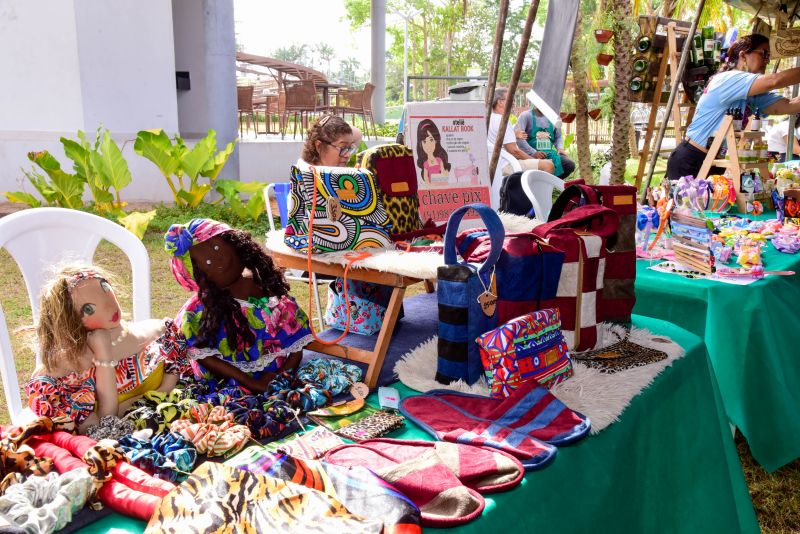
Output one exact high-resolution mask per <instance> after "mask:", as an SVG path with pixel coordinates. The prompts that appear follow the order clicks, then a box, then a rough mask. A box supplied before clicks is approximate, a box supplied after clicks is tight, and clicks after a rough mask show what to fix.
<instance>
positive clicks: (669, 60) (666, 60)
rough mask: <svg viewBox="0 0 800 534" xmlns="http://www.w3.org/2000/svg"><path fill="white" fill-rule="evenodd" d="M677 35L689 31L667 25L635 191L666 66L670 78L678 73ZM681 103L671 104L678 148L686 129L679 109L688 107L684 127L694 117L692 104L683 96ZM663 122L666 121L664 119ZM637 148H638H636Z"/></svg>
mask: <svg viewBox="0 0 800 534" xmlns="http://www.w3.org/2000/svg"><path fill="white" fill-rule="evenodd" d="M677 34H681V35H682V36H683V35H685V37H686V38H687V39H688V38H689V30H688V29H687V28H682V27H680V26H676V24H675V23H674V22H670V23H669V24H668V25H667V42H666V45H665V46H664V51H663V53H662V55H661V63H660V64H659V67H658V76H657V77H656V82H655V87H654V89H653V100H652V102H651V104H650V105H651V107H650V117H649V119H648V121H647V129H646V130H645V135H644V143H643V145H642V152H641V154H639V168H638V169H637V170H636V189H639V186H640V185H641V184H642V175H643V174H644V167H645V165H646V163H647V159H648V155H649V154H650V150H651V147H650V143H651V142H652V141H653V130H654V129H655V126H656V119H657V117H658V108H659V107H661V106H662V105H664V104H663V103H662V102H661V98H662V95H663V94H664V92H663V91H662V87H663V85H664V80H665V79H666V76H667V66H669V69H670V78H671V79H672V80H675V78H676V76H677V73H678V64H679V63H680V51H679V50H678V45H677ZM683 100H684V101H683V102H682V103H681V102H678V99H677V98H676V99H675V100H674V101H673V104H672V122H673V124H674V125H675V146H676V147H677V146H678V143H680V142H681V141H682V140H683V134H684V131H685V129H686V126H684V125H682V124H681V107H688V108H690V109H689V114H688V115H687V117H686V125H687V126H688V125H689V123H691V122H692V117H693V116H694V104H693V103H691V102H689V101H688V99H687V98H686V96H685V95H684V98H683ZM664 120H668V119H667V118H666V117H665V118H664ZM637 148H638V147H637Z"/></svg>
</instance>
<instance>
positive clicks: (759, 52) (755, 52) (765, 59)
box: [751, 49, 769, 61]
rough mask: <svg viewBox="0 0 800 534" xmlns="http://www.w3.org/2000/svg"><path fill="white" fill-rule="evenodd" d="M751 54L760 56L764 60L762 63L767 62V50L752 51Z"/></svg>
mask: <svg viewBox="0 0 800 534" xmlns="http://www.w3.org/2000/svg"><path fill="white" fill-rule="evenodd" d="M751 53H753V54H761V57H763V58H764V61H769V50H763V49H760V50H753V51H752V52H751Z"/></svg>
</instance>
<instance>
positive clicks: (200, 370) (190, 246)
mask: <svg viewBox="0 0 800 534" xmlns="http://www.w3.org/2000/svg"><path fill="white" fill-rule="evenodd" d="M165 240H166V248H167V250H168V251H169V252H170V253H171V254H172V256H173V257H172V258H171V259H170V263H171V267H172V273H173V274H174V275H175V278H176V280H177V281H178V283H179V284H181V286H183V287H184V288H185V289H186V290H187V291H195V292H196V293H195V294H194V295H192V297H191V298H190V299H189V300H188V301H187V302H186V304H184V305H183V308H181V310H180V311H179V312H178V315H177V317H176V319H175V321H176V323H177V324H178V325H179V326H180V328H181V330H182V332H183V334H184V335H185V336H186V340H187V343H188V345H189V357H190V358H191V359H192V368H193V369H194V372H195V376H196V377H197V378H201V379H206V380H210V381H218V382H219V385H240V386H243V387H245V388H247V389H248V390H250V391H251V392H258V393H261V392H264V391H266V390H267V385H268V384H269V382H270V381H271V380H272V379H273V378H275V376H276V375H277V374H278V373H281V372H284V371H294V369H296V368H297V366H298V364H299V363H300V359H301V357H302V349H303V347H305V346H306V345H307V344H308V343H309V342H310V341H311V339H312V336H311V331H310V330H309V326H308V317H307V316H306V314H305V312H303V310H301V309H300V308H299V307H298V306H297V303H296V302H295V300H294V299H293V298H292V297H291V296H289V284H287V283H286V280H285V279H284V278H283V274H282V273H281V271H279V270H278V269H277V268H276V267H275V266H274V264H273V263H272V258H270V257H269V256H267V254H266V253H265V252H264V251H263V250H262V249H261V247H260V246H259V245H258V244H257V243H256V242H255V241H254V240H253V238H252V236H251V235H250V234H248V233H247V232H243V231H241V230H234V229H232V228H230V227H229V226H228V225H226V224H224V223H220V222H217V221H212V220H210V219H193V220H191V221H190V222H189V223H188V224H186V225H180V224H173V225H172V226H171V227H170V229H169V231H168V232H167V234H166V236H165Z"/></svg>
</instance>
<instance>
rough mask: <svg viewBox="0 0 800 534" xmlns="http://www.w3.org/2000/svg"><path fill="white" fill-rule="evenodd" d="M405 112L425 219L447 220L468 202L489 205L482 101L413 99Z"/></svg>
mask: <svg viewBox="0 0 800 534" xmlns="http://www.w3.org/2000/svg"><path fill="white" fill-rule="evenodd" d="M404 115H405V128H404V130H405V139H406V144H407V145H408V146H409V147H411V149H412V150H413V152H414V163H415V166H416V170H417V179H418V183H419V208H420V217H421V218H422V220H423V221H425V220H427V219H429V218H430V219H433V220H434V221H436V222H446V221H447V219H448V218H449V217H450V214H451V213H452V212H453V211H455V210H456V209H457V208H459V207H460V206H463V205H464V204H472V203H474V202H481V203H484V204H487V205H489V203H490V201H489V175H488V172H487V169H488V167H489V162H488V161H487V160H488V153H487V148H486V116H485V106H484V104H483V103H482V102H463V101H461V102H449V101H440V102H411V103H409V104H407V105H406V107H405V110H404ZM467 218H477V215H474V214H472V215H471V216H468V217H467Z"/></svg>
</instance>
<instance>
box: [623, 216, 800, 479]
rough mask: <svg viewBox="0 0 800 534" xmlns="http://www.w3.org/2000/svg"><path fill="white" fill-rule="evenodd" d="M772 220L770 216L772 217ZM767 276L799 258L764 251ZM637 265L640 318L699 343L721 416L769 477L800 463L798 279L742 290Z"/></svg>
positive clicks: (795, 265)
mask: <svg viewBox="0 0 800 534" xmlns="http://www.w3.org/2000/svg"><path fill="white" fill-rule="evenodd" d="M772 216H773V217H774V214H773V215H772ZM762 258H763V261H764V266H765V269H767V270H791V271H795V272H797V273H800V254H783V253H781V252H778V251H777V250H775V248H774V247H773V246H772V245H771V244H768V245H767V247H766V248H765V249H764V253H763V256H762ZM649 265H650V261H649V260H639V261H637V265H636V307H635V308H634V312H635V313H637V314H639V315H645V316H648V317H656V318H659V319H664V320H666V321H669V322H672V323H674V324H676V325H678V326H681V327H683V328H685V329H686V330H689V331H690V332H693V333H695V334H697V335H699V336H701V337H702V338H703V339H704V340H705V343H706V346H707V347H708V353H709V356H710V358H711V363H712V365H713V368H714V374H715V375H716V377H717V382H718V383H719V389H720V393H721V394H722V400H723V402H724V404H725V410H726V412H727V414H728V417H729V419H730V420H731V422H732V423H733V424H734V425H736V426H737V427H738V428H739V430H741V432H742V434H743V435H744V436H745V438H747V442H748V443H749V444H750V450H751V451H752V454H753V457H754V458H755V459H756V460H757V461H758V463H760V464H761V465H762V466H763V467H764V468H765V469H766V470H768V471H774V470H776V469H778V468H779V467H781V466H782V465H784V464H786V463H788V462H791V461H792V460H794V459H796V458H799V457H800V342H798V339H797V338H796V337H795V336H796V335H797V331H796V330H795V328H797V325H798V319H797V318H798V313H799V312H800V307H798V304H799V303H800V275H795V276H768V277H767V278H765V279H763V280H759V281H756V282H754V283H752V284H750V285H747V286H738V285H733V284H726V283H723V282H717V281H709V280H702V279H687V278H684V277H682V276H678V275H675V274H670V273H661V272H657V271H654V270H652V269H648V266H649Z"/></svg>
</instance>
